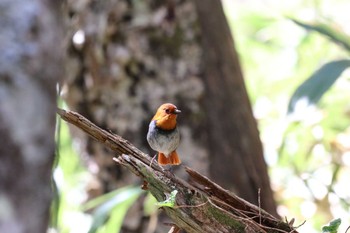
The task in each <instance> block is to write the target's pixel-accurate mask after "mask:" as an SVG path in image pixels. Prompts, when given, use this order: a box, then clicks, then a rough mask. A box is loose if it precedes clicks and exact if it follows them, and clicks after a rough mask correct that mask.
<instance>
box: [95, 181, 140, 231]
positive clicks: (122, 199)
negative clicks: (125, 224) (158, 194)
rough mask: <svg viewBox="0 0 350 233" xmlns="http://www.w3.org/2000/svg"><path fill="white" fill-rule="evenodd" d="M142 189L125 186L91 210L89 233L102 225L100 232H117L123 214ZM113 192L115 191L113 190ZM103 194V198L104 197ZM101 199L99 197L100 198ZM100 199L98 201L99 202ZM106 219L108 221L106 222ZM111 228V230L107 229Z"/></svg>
mask: <svg viewBox="0 0 350 233" xmlns="http://www.w3.org/2000/svg"><path fill="white" fill-rule="evenodd" d="M142 192H143V191H142V190H141V189H140V188H139V187H129V186H128V187H125V188H123V189H121V190H117V192H116V195H113V196H112V197H110V195H108V196H107V197H110V198H109V199H108V200H106V201H105V202H104V203H103V204H101V205H100V206H99V207H97V208H96V210H95V211H94V212H93V222H92V225H91V228H90V230H89V233H95V232H97V230H99V229H100V228H102V227H104V228H103V230H101V231H99V233H102V232H118V231H119V229H120V227H121V224H122V221H123V219H124V216H125V214H126V212H127V210H128V209H129V208H130V206H131V205H132V204H133V203H134V202H135V200H136V199H137V198H138V197H139V196H140V194H141V193H142ZM113 194H115V192H113ZM105 197H106V195H104V197H103V198H105ZM100 200H101V199H100ZM100 200H99V201H98V202H100ZM107 220H108V222H107ZM111 229H113V231H109V230H111Z"/></svg>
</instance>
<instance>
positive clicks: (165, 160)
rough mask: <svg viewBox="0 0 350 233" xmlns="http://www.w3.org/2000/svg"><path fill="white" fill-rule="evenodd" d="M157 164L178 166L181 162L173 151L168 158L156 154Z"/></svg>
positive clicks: (161, 154)
mask: <svg viewBox="0 0 350 233" xmlns="http://www.w3.org/2000/svg"><path fill="white" fill-rule="evenodd" d="M158 163H159V164H160V165H168V164H169V165H179V164H180V163H181V160H180V158H179V156H178V154H177V152H176V151H173V152H171V153H170V154H169V156H168V157H167V156H165V155H164V154H163V153H158Z"/></svg>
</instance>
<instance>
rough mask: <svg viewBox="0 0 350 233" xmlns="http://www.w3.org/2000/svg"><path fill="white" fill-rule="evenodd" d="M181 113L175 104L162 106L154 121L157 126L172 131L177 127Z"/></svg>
mask: <svg viewBox="0 0 350 233" xmlns="http://www.w3.org/2000/svg"><path fill="white" fill-rule="evenodd" d="M180 112H181V111H180V110H179V109H177V107H176V106H175V105H173V104H169V103H167V104H162V105H161V106H160V107H159V108H158V110H157V112H156V115H154V117H153V119H152V120H156V125H157V126H158V127H159V128H161V129H164V130H172V129H174V128H175V127H176V118H177V114H179V113H180Z"/></svg>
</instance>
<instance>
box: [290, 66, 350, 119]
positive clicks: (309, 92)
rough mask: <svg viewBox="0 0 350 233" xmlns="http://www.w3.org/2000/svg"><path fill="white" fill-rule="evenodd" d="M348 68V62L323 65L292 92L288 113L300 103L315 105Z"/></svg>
mask: <svg viewBox="0 0 350 233" xmlns="http://www.w3.org/2000/svg"><path fill="white" fill-rule="evenodd" d="M349 66H350V60H339V61H332V62H329V63H327V64H325V65H323V66H322V67H321V68H320V69H319V70H317V71H316V72H315V73H314V74H313V75H312V76H311V77H310V78H308V79H307V80H306V81H305V82H304V83H303V84H301V85H300V86H299V87H298V88H297V90H296V91H295V92H294V94H293V95H292V98H291V99H290V101H289V105H288V113H292V112H294V111H295V108H296V106H297V104H298V103H300V102H305V104H308V105H311V104H316V103H317V102H318V101H319V100H320V99H321V97H322V96H323V94H324V93H325V92H326V91H327V90H328V89H329V88H330V87H331V86H332V85H333V84H334V82H335V81H336V80H337V79H338V77H339V76H340V75H341V73H342V72H343V71H344V70H345V69H346V68H348V67H349Z"/></svg>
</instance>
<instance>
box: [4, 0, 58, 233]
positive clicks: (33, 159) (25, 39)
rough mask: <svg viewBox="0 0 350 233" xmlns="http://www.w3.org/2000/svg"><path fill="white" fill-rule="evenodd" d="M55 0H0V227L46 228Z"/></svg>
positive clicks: (15, 230) (32, 231)
mask: <svg viewBox="0 0 350 233" xmlns="http://www.w3.org/2000/svg"><path fill="white" fill-rule="evenodd" d="M57 9H59V5H58V4H57V3H56V4H54V3H52V2H51V1H47V0H34V1H26V0H3V1H1V2H0V12H1V14H0V51H1V53H0V138H1V141H0V160H1V163H0V232H11V233H37V232H46V231H47V227H48V220H49V208H50V204H51V199H52V190H51V187H52V186H51V170H52V166H53V160H54V153H55V141H54V134H55V119H56V116H55V111H56V89H55V88H56V83H57V81H58V79H59V77H61V76H62V72H61V70H62V66H61V65H62V64H61V60H60V59H61V58H62V57H61V56H60V55H59V54H60V51H61V48H60V46H59V43H60V42H61V41H62V36H61V33H60V32H61V30H60V28H59V27H58V24H57V19H58V15H57Z"/></svg>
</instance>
